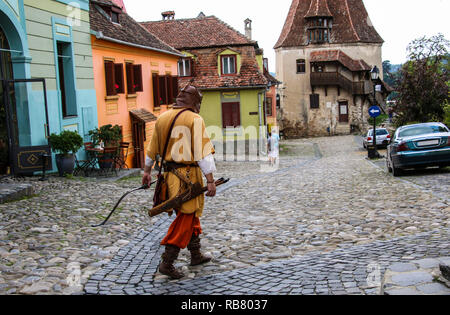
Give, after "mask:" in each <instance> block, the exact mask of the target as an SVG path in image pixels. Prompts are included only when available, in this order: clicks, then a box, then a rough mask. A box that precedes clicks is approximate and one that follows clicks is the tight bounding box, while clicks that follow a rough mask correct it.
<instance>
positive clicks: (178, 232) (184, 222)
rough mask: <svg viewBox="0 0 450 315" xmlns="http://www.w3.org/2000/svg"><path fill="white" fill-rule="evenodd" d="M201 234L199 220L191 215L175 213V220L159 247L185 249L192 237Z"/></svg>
mask: <svg viewBox="0 0 450 315" xmlns="http://www.w3.org/2000/svg"><path fill="white" fill-rule="evenodd" d="M200 234H202V227H201V225H200V219H199V218H197V217H196V216H195V213H193V214H184V213H181V212H178V213H177V218H176V219H175V221H173V223H172V225H171V226H170V227H169V231H168V232H167V235H166V237H165V238H164V239H163V240H162V242H161V245H173V246H176V247H178V248H181V249H185V248H186V247H187V246H188V244H189V242H190V241H191V238H192V235H195V236H199V235H200Z"/></svg>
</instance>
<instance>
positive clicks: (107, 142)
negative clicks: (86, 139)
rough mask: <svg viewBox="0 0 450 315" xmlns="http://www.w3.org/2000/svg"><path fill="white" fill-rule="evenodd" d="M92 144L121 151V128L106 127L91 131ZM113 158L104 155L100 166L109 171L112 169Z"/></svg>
mask: <svg viewBox="0 0 450 315" xmlns="http://www.w3.org/2000/svg"><path fill="white" fill-rule="evenodd" d="M89 135H90V136H91V139H92V143H93V144H94V146H96V147H97V146H101V144H103V147H105V148H117V150H118V149H119V144H120V141H122V130H121V128H120V126H118V125H115V126H112V125H105V126H102V127H100V128H96V129H94V130H91V131H89ZM112 160H113V157H112V156H110V154H103V155H102V156H101V159H100V160H99V163H98V164H99V166H100V168H102V169H108V168H111V167H112V163H113V162H112Z"/></svg>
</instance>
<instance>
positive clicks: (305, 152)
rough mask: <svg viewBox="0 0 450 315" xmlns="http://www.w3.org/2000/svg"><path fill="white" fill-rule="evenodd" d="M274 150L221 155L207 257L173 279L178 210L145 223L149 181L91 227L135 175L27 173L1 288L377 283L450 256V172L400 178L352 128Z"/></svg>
mask: <svg viewBox="0 0 450 315" xmlns="http://www.w3.org/2000/svg"><path fill="white" fill-rule="evenodd" d="M282 149H283V151H282V154H283V156H282V159H281V162H280V167H279V169H278V170H276V171H275V172H265V171H261V163H253V162H220V163H218V169H219V173H218V174H216V177H217V178H219V177H222V176H224V177H230V178H231V179H232V180H231V181H230V182H229V183H228V184H227V185H226V186H223V187H220V189H219V194H218V196H217V197H216V198H214V199H208V200H207V205H206V209H205V211H204V217H203V218H202V227H203V231H204V234H203V236H202V245H203V249H204V251H205V252H207V253H208V254H210V255H212V256H213V261H212V262H211V263H209V264H207V265H204V266H201V267H188V265H189V259H190V257H189V255H188V252H187V251H183V252H182V255H181V257H180V259H179V260H178V262H177V266H178V267H181V268H183V269H184V272H185V274H186V275H187V276H186V278H185V279H182V280H180V281H169V280H168V279H167V277H165V276H163V275H160V274H159V273H157V267H158V264H159V260H160V256H161V254H162V251H163V248H161V247H160V246H159V242H160V241H161V239H162V238H163V236H164V235H165V233H166V232H167V228H168V226H169V225H170V223H171V221H172V220H173V218H169V217H167V216H161V217H158V218H155V219H153V220H152V221H151V222H150V221H149V219H148V218H147V217H146V213H145V211H143V208H144V207H145V206H150V199H151V194H150V193H149V192H140V193H137V194H135V195H133V196H130V197H129V198H128V199H126V200H125V202H124V203H123V204H122V206H121V208H120V211H119V213H118V214H116V215H115V216H114V217H113V218H112V221H113V222H112V223H111V224H110V225H108V226H107V227H103V228H99V229H94V228H90V224H94V223H99V222H97V221H101V220H102V219H103V218H104V216H105V215H106V214H108V212H109V211H110V210H111V208H112V206H113V205H114V203H115V202H116V201H117V199H118V197H120V195H122V194H123V193H124V192H126V191H127V190H129V189H131V188H134V187H137V186H139V178H131V179H129V180H123V181H119V182H101V181H99V182H97V181H93V180H85V181H80V180H61V179H56V178H52V179H51V180H50V181H49V182H47V183H40V182H34V184H35V188H36V196H35V197H33V198H31V199H27V200H21V201H18V202H12V203H7V204H4V205H0V216H1V218H0V221H1V222H3V223H2V226H0V233H1V234H0V235H1V241H0V255H1V262H0V268H1V269H0V271H1V273H0V293H25V294H34V293H39V294H42V293H57V294H61V293H62V294H70V293H82V292H84V293H87V294H378V293H379V292H380V285H381V280H382V276H383V273H384V270H386V268H388V266H389V265H390V264H392V263H399V262H409V261H412V260H419V259H423V258H438V257H445V256H450V252H449V243H450V242H449V233H448V232H449V227H450V226H449V213H450V207H449V205H450V200H449V194H448V191H449V187H450V173H449V172H448V170H439V171H438V170H427V171H423V172H420V173H413V174H407V175H406V176H404V177H401V178H394V177H392V175H390V174H388V173H387V172H386V171H385V170H384V169H383V167H384V164H383V163H384V160H380V161H378V162H375V163H372V162H369V161H367V160H366V156H367V152H365V151H363V150H362V148H361V147H360V145H359V143H358V141H357V140H356V139H355V137H354V136H344V137H333V138H316V139H305V140H296V141H288V142H284V143H283V144H282ZM369 280H370V281H369Z"/></svg>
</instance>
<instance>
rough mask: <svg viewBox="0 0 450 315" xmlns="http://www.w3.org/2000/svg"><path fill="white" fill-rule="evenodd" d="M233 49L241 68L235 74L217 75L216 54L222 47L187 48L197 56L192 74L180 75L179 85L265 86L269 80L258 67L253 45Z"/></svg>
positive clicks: (217, 88) (232, 87)
mask: <svg viewBox="0 0 450 315" xmlns="http://www.w3.org/2000/svg"><path fill="white" fill-rule="evenodd" d="M235 50H237V51H238V52H239V55H240V56H241V69H240V71H239V73H238V74H236V75H219V73H218V68H217V67H218V64H217V55H218V54H219V53H220V52H221V51H223V48H222V47H217V48H198V49H194V50H189V52H190V53H192V54H194V55H196V56H198V57H197V58H196V60H195V61H194V62H195V64H194V66H193V69H194V76H193V77H180V78H179V82H180V85H181V86H183V85H184V84H187V83H188V82H190V83H191V84H192V85H194V86H195V87H197V88H199V89H202V90H209V89H216V90H223V89H251V88H261V87H265V86H267V85H268V83H269V80H268V78H267V77H266V76H265V75H264V74H263V73H262V72H261V71H260V69H259V66H258V63H257V61H256V56H255V53H254V47H252V46H242V47H237V48H235Z"/></svg>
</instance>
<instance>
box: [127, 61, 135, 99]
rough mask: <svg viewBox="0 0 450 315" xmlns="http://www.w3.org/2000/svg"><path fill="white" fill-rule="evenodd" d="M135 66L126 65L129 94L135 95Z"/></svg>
mask: <svg viewBox="0 0 450 315" xmlns="http://www.w3.org/2000/svg"><path fill="white" fill-rule="evenodd" d="M133 66H134V65H133V64H132V63H127V64H126V66H125V67H126V72H127V93H128V94H135V93H136V91H135V89H134V71H133V70H134V67H133Z"/></svg>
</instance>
